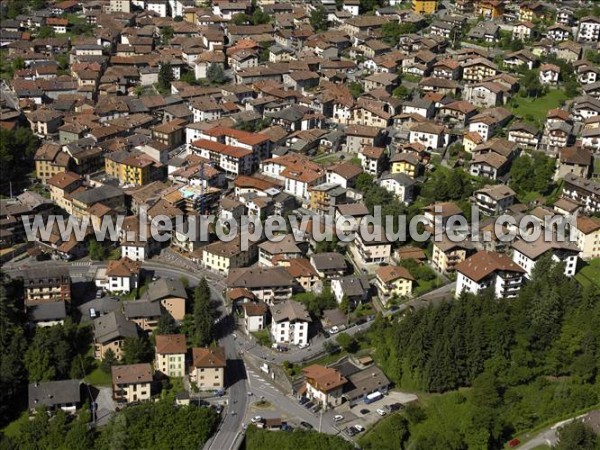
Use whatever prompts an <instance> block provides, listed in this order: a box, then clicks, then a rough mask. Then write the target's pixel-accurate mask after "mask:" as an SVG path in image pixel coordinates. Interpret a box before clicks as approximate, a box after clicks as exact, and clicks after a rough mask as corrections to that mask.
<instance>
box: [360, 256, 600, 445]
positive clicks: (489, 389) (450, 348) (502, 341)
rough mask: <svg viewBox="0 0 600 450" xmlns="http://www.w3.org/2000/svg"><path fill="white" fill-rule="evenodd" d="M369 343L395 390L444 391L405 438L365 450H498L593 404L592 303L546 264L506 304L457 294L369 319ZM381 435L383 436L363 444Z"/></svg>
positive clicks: (598, 364) (598, 299) (598, 303)
mask: <svg viewBox="0 0 600 450" xmlns="http://www.w3.org/2000/svg"><path fill="white" fill-rule="evenodd" d="M369 339H370V340H371V343H372V345H373V346H374V347H375V348H376V351H375V357H376V359H377V361H378V362H379V364H381V365H382V367H383V368H384V370H385V371H386V373H387V374H388V376H390V377H391V378H392V379H393V381H394V382H395V383H396V384H397V385H398V386H399V387H400V388H404V389H408V390H418V391H426V392H431V393H445V392H448V391H452V392H448V393H446V394H444V395H441V396H439V395H435V396H432V397H431V398H430V399H429V400H428V402H426V404H425V405H424V406H422V407H418V406H415V407H414V408H411V410H410V411H407V414H405V416H407V419H408V420H407V422H402V423H403V424H405V425H407V426H406V430H407V433H399V435H398V436H396V437H397V439H395V440H394V446H390V447H388V446H384V445H383V444H381V442H380V441H377V442H380V444H381V445H380V446H369V445H368V442H367V441H365V448H402V447H400V444H399V442H407V443H409V444H411V448H415V449H430V450H431V449H466V448H469V449H471V448H481V449H487V448H491V449H494V448H502V446H503V444H504V443H505V442H506V440H507V439H509V438H510V437H511V436H513V435H514V434H515V433H518V432H522V431H524V430H528V429H530V428H532V427H534V426H536V425H538V424H540V423H544V422H546V421H549V420H553V419H556V420H559V419H561V418H562V417H563V416H565V415H568V414H570V413H575V412H578V411H580V410H582V409H584V408H587V407H590V406H592V405H595V404H597V403H598V401H599V398H600V384H599V383H598V370H599V369H600V294H599V293H598V292H596V291H592V290H583V289H582V288H581V287H580V286H579V285H578V284H577V283H576V281H575V280H572V279H568V278H566V277H565V276H564V274H563V266H562V265H560V264H556V263H553V262H552V261H551V260H550V259H543V260H541V261H539V263H538V264H537V265H536V268H535V271H534V274H533V277H532V280H531V281H530V282H529V283H528V284H527V285H526V286H525V287H524V288H523V289H522V290H521V294H520V295H519V296H518V297H517V298H515V299H510V300H497V299H494V297H493V295H492V293H491V292H483V293H482V294H481V295H477V296H474V295H470V294H469V295H463V296H462V297H461V298H460V299H458V300H455V301H452V302H445V303H442V304H440V305H439V306H436V307H430V308H428V309H424V310H420V311H417V312H415V313H412V314H410V315H409V316H407V317H406V318H405V319H403V320H401V321H400V322H398V323H390V322H388V321H386V320H383V319H378V321H377V322H376V324H375V325H374V327H372V328H371V331H370V335H369ZM463 388H467V389H463ZM400 428H401V429H403V428H402V427H400ZM389 434H390V433H388V432H387V431H385V428H382V431H381V432H377V434H376V437H375V438H373V437H371V438H370V439H379V438H381V439H384V435H385V436H388V439H389ZM365 439H366V437H365Z"/></svg>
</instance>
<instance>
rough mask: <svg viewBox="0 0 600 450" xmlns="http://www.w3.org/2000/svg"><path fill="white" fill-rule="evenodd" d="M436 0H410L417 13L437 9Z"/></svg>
mask: <svg viewBox="0 0 600 450" xmlns="http://www.w3.org/2000/svg"><path fill="white" fill-rule="evenodd" d="M437 4H438V2H437V0H412V9H413V11H414V12H416V13H419V14H426V15H429V14H433V13H434V12H436V11H437V6H438V5H437Z"/></svg>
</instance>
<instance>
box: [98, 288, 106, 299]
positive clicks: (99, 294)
mask: <svg viewBox="0 0 600 450" xmlns="http://www.w3.org/2000/svg"><path fill="white" fill-rule="evenodd" d="M103 295H104V291H103V290H102V289H98V290H97V291H96V298H102V296H103Z"/></svg>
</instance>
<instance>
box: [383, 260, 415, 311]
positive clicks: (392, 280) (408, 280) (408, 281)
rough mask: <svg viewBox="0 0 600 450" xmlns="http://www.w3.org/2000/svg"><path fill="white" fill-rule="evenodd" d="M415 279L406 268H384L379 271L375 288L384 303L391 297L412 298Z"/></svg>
mask: <svg viewBox="0 0 600 450" xmlns="http://www.w3.org/2000/svg"><path fill="white" fill-rule="evenodd" d="M414 280H415V279H414V278H413V276H412V275H411V274H410V272H409V271H408V270H407V269H405V268H404V267H398V266H383V267H380V268H379V269H378V270H377V273H376V276H375V286H376V287H377V291H378V292H379V298H380V299H381V301H382V302H383V303H387V301H388V300H389V299H390V298H391V297H410V295H411V294H412V285H413V281H414Z"/></svg>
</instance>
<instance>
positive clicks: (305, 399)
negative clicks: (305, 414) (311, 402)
mask: <svg viewBox="0 0 600 450" xmlns="http://www.w3.org/2000/svg"><path fill="white" fill-rule="evenodd" d="M306 402H308V398H307V397H300V400H298V403H300V404H301V405H304V404H305V403H306Z"/></svg>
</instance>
